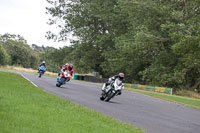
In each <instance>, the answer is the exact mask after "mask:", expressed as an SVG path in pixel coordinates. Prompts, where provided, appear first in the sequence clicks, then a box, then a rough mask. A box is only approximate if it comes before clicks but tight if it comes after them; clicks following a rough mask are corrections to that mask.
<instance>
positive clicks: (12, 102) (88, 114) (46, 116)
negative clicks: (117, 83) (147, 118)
mask: <svg viewBox="0 0 200 133" xmlns="http://www.w3.org/2000/svg"><path fill="white" fill-rule="evenodd" d="M0 132H1V133H143V131H142V130H141V129H139V128H136V127H134V126H131V125H128V124H124V123H121V122H119V121H117V120H115V119H113V118H111V117H108V116H105V115H103V114H100V113H98V112H96V111H93V110H89V109H87V108H84V107H82V106H80V105H76V104H72V103H70V102H69V101H66V100H64V99H62V98H58V97H56V96H54V95H51V94H48V93H46V92H44V91H43V90H42V89H40V88H37V87H34V86H33V85H32V84H30V83H29V82H28V81H27V80H25V79H23V78H22V77H21V76H19V75H16V74H11V73H6V72H0Z"/></svg>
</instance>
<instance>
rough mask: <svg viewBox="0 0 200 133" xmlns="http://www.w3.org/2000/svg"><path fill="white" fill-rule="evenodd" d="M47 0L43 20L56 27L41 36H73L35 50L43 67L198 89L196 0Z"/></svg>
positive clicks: (199, 58)
mask: <svg viewBox="0 0 200 133" xmlns="http://www.w3.org/2000/svg"><path fill="white" fill-rule="evenodd" d="M47 1H48V2H49V3H50V4H51V7H47V8H46V9H47V13H48V14H50V15H52V17H53V19H50V21H49V24H50V25H54V24H55V25H57V26H58V27H59V28H60V32H59V34H58V35H56V34H54V33H52V32H51V31H48V32H47V38H48V39H54V40H58V41H63V40H66V39H68V38H67V35H69V34H72V35H73V36H74V37H75V38H76V39H75V40H71V45H70V46H65V47H63V48H60V49H51V50H47V51H43V52H38V51H37V53H39V56H40V59H42V60H45V61H46V62H47V66H48V68H47V69H48V70H50V71H54V72H57V71H59V69H60V66H61V65H63V64H64V63H66V62H70V63H72V64H73V65H74V67H75V71H76V72H78V73H89V72H93V71H95V72H99V73H100V74H101V75H102V76H103V77H105V78H108V77H109V76H112V75H114V74H117V73H119V72H124V73H125V79H126V82H129V83H140V84H148V85H156V86H165V87H172V88H175V89H186V90H195V89H197V90H199V91H200V77H199V75H200V54H199V53H200V16H199V14H200V1H199V0H168V1H166V0H148V1H147V0H47ZM0 48H1V47H0ZM1 49H2V48H1ZM2 53H4V54H3V55H4V56H5V57H8V56H9V54H7V55H6V54H5V53H6V52H5V50H4V52H2ZM6 61H9V57H8V58H7V59H6V60H5V61H4V62H6Z"/></svg>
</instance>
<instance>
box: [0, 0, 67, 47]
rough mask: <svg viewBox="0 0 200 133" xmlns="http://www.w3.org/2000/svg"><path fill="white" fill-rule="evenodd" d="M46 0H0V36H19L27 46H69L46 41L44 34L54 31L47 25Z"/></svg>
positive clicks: (54, 29) (53, 28)
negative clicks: (6, 34)
mask: <svg viewBox="0 0 200 133" xmlns="http://www.w3.org/2000/svg"><path fill="white" fill-rule="evenodd" d="M48 6H49V4H48V3H47V2H46V0H0V34H1V35H3V34H5V33H9V34H19V35H21V36H23V37H24V38H25V40H27V42H28V44H29V45H31V44H36V45H38V46H42V45H44V46H53V47H56V48H59V47H63V46H65V45H69V42H65V43H63V42H59V43H58V42H54V41H52V40H51V41H48V40H47V39H46V38H45V34H46V32H47V31H48V30H52V31H56V28H55V27H52V26H49V25H48V24H47V21H48V19H49V18H50V16H49V15H47V14H46V13H45V12H46V9H45V7H48Z"/></svg>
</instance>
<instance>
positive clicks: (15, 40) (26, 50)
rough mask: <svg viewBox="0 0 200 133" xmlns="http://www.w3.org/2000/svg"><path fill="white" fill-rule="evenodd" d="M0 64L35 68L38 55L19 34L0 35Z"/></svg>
mask: <svg viewBox="0 0 200 133" xmlns="http://www.w3.org/2000/svg"><path fill="white" fill-rule="evenodd" d="M0 57H1V58H0V65H19V66H22V67H25V68H37V66H38V64H39V62H40V57H39V55H38V54H37V53H36V52H34V51H33V50H32V49H31V48H30V46H29V45H28V44H27V43H26V40H25V39H24V38H23V37H21V36H20V35H14V34H4V35H0Z"/></svg>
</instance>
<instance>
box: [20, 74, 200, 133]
mask: <svg viewBox="0 0 200 133" xmlns="http://www.w3.org/2000/svg"><path fill="white" fill-rule="evenodd" d="M22 74H23V75H24V76H25V77H27V78H28V79H29V80H30V81H32V82H33V83H34V84H35V85H37V86H38V87H40V88H42V89H44V90H45V91H47V92H49V93H51V94H54V95H57V96H59V97H62V98H64V99H67V100H69V101H71V102H72V103H76V104H80V105H82V106H84V107H87V108H89V109H93V110H96V111H97V112H100V113H103V114H105V115H108V116H111V117H113V118H115V119H117V120H119V121H122V122H125V123H129V124H131V125H134V126H137V127H139V128H141V129H143V130H144V131H145V132H147V133H200V110H198V109H194V108H191V107H187V106H183V105H180V104H175V103H171V102H168V101H164V100H161V99H159V98H153V97H150V96H146V95H143V94H139V93H136V92H131V91H126V90H124V91H123V92H122V95H120V96H116V97H114V98H113V99H111V100H110V102H104V101H100V100H99V97H100V94H101V85H96V84H92V83H86V82H80V81H73V80H71V81H70V82H68V83H66V84H65V85H63V86H61V88H58V87H56V78H50V77H45V76H42V77H41V78H38V76H36V75H33V74H27V73H22Z"/></svg>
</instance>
